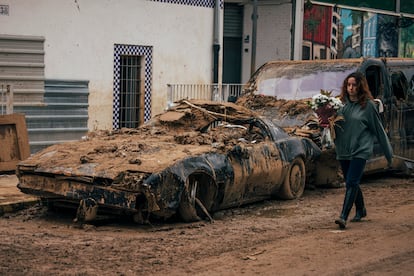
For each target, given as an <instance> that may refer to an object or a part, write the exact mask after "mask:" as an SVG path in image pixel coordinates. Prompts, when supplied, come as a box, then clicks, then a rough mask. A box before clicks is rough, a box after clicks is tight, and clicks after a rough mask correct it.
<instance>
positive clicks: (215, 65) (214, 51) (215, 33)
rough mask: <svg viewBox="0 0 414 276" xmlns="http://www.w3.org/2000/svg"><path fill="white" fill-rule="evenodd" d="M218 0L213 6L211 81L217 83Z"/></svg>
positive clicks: (218, 43) (218, 46)
mask: <svg viewBox="0 0 414 276" xmlns="http://www.w3.org/2000/svg"><path fill="white" fill-rule="evenodd" d="M220 1H221V0H216V4H215V7H214V34H213V83H218V76H219V74H218V73H219V70H218V63H219V52H220Z"/></svg>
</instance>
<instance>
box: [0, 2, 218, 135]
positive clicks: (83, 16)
mask: <svg viewBox="0 0 414 276" xmlns="http://www.w3.org/2000/svg"><path fill="white" fill-rule="evenodd" d="M1 4H2V5H8V6H9V15H8V16H0V33H1V34H8V35H33V36H43V37H44V38H45V45H44V46H45V78H46V79H60V80H65V79H67V80H89V92H90V96H89V123H88V127H89V129H90V130H94V129H110V128H111V127H112V113H113V110H112V109H113V80H114V73H113V70H114V44H130V45H140V46H149V47H152V54H153V55H152V56H153V59H152V81H151V84H152V85H151V87H152V89H151V104H152V106H151V113H152V115H154V114H157V113H159V112H161V111H162V110H163V109H164V108H165V106H166V101H167V95H166V92H167V88H166V87H167V84H168V83H192V84H193V83H203V84H204V83H211V82H212V67H213V64H212V61H213V52H212V45H213V16H214V8H208V7H198V6H190V5H182V4H168V3H162V2H154V1H147V0H122V1H116V0H87V1H82V0H78V1H70V0H36V1H28V0H2V1H1ZM220 62H221V61H220Z"/></svg>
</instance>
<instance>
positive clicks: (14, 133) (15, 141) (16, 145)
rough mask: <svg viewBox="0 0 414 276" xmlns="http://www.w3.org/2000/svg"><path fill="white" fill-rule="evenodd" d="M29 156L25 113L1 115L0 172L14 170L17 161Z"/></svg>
mask: <svg viewBox="0 0 414 276" xmlns="http://www.w3.org/2000/svg"><path fill="white" fill-rule="evenodd" d="M29 156H30V147H29V141H28V136H27V129H26V120H25V116H24V114H18V113H16V114H9V115H0V172H1V171H14V170H15V169H16V165H17V163H18V162H19V161H21V160H23V159H26V158H27V157H29Z"/></svg>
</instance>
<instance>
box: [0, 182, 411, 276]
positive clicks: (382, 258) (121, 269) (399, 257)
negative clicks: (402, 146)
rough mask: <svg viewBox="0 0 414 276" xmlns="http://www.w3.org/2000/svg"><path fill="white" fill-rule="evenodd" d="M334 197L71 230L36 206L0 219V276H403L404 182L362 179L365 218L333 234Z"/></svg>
mask: <svg viewBox="0 0 414 276" xmlns="http://www.w3.org/2000/svg"><path fill="white" fill-rule="evenodd" d="M343 189H344V188H337V189H323V188H318V189H316V190H306V191H305V195H304V196H303V197H302V198H301V199H299V200H293V201H277V200H274V201H266V202H263V203H259V204H254V205H250V206H247V207H243V208H237V209H232V210H227V211H224V212H220V213H216V214H215V215H214V218H215V220H214V222H213V223H209V222H196V223H190V224H184V223H163V224H161V223H157V224H154V225H152V226H142V225H141V226H140V225H134V224H133V223H130V222H128V221H126V220H122V221H100V222H99V223H98V224H96V225H83V226H79V225H76V224H73V223H72V219H73V216H74V215H73V214H71V213H53V212H47V211H46V210H45V209H44V208H42V207H40V206H35V207H32V208H30V209H26V210H23V211H20V212H18V213H15V214H9V215H7V214H6V215H5V216H2V217H0V230H1V231H0V248H1V251H0V274H2V275H47V274H48V275H167V274H168V275H185V274H196V275H240V274H244V275H253V274H260V275H275V274H278V275H410V274H411V273H412V271H413V270H414V261H413V260H414V212H413V210H414V180H413V178H407V177H395V176H393V177H389V176H386V175H384V174H382V175H377V176H375V177H369V178H365V179H364V182H363V184H362V189H363V191H364V193H365V198H366V204H367V208H368V216H367V218H366V219H365V220H364V221H363V222H360V223H349V224H348V228H347V229H346V230H345V231H340V230H339V229H338V228H337V225H335V224H334V219H335V218H336V216H337V215H338V214H339V211H340V208H341V205H342V196H343V192H344V190H343ZM353 212H354V211H352V214H351V215H353Z"/></svg>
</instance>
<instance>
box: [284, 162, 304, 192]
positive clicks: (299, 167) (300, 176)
mask: <svg viewBox="0 0 414 276" xmlns="http://www.w3.org/2000/svg"><path fill="white" fill-rule="evenodd" d="M305 181H306V170H305V163H304V162H303V160H302V158H300V157H297V158H295V159H294V160H293V161H292V162H291V163H290V166H289V170H288V173H287V175H286V176H285V180H284V182H283V185H282V187H281V188H280V190H279V197H280V198H282V199H295V198H299V197H301V196H302V194H303V192H304V190H305Z"/></svg>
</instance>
